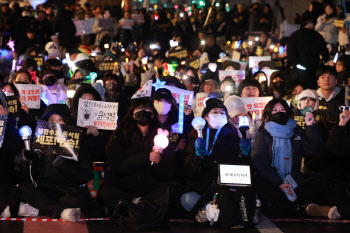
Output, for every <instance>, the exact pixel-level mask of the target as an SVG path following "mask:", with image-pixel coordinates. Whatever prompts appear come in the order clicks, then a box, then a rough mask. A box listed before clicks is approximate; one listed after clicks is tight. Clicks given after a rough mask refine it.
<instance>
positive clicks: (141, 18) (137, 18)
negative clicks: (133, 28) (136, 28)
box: [131, 14, 145, 24]
mask: <svg viewBox="0 0 350 233" xmlns="http://www.w3.org/2000/svg"><path fill="white" fill-rule="evenodd" d="M131 18H132V19H133V20H135V21H136V22H137V23H140V24H141V23H145V17H144V16H143V15H142V14H131Z"/></svg>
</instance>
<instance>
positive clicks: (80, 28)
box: [73, 18, 96, 36]
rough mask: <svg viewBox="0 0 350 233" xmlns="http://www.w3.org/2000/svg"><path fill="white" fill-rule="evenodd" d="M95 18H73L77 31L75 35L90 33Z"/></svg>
mask: <svg viewBox="0 0 350 233" xmlns="http://www.w3.org/2000/svg"><path fill="white" fill-rule="evenodd" d="M95 21H96V19H95V18H91V19H86V20H74V21H73V22H74V25H75V29H76V30H77V32H76V33H75V36H80V35H83V34H92V33H93V32H92V28H93V27H94V24H95Z"/></svg>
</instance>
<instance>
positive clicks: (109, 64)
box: [97, 61, 115, 72]
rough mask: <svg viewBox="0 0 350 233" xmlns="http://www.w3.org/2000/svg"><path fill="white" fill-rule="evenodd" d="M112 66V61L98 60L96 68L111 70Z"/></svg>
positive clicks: (113, 63) (105, 70) (104, 70)
mask: <svg viewBox="0 0 350 233" xmlns="http://www.w3.org/2000/svg"><path fill="white" fill-rule="evenodd" d="M114 66H115V62H114V61H100V62H98V66H97V69H98V70H99V71H102V72H107V71H113V69H114Z"/></svg>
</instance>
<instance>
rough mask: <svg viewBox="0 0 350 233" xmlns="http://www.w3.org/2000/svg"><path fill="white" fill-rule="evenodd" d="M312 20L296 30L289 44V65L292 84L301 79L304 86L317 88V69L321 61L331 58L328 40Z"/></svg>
mask: <svg viewBox="0 0 350 233" xmlns="http://www.w3.org/2000/svg"><path fill="white" fill-rule="evenodd" d="M313 27H314V24H313V22H312V20H307V21H305V22H303V24H302V28H301V29H299V30H298V31H296V32H294V33H293V34H292V35H291V36H290V38H289V40H288V45H287V49H288V51H287V54H288V63H289V64H288V66H289V67H291V69H292V70H291V76H290V80H289V83H290V85H291V86H295V85H294V84H295V83H296V82H297V81H299V82H300V83H301V84H302V85H303V87H304V88H312V89H315V88H316V76H315V71H316V69H317V68H318V66H319V63H320V55H321V56H322V60H323V61H324V62H326V61H328V60H329V54H328V50H327V46H326V42H325V40H324V39H323V37H322V36H321V35H320V34H319V33H318V32H316V31H315V30H314V29H313Z"/></svg>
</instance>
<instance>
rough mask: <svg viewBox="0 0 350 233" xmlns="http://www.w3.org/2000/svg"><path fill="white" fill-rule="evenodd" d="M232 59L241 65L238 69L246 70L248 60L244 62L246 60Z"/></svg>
mask: <svg viewBox="0 0 350 233" xmlns="http://www.w3.org/2000/svg"><path fill="white" fill-rule="evenodd" d="M232 61H234V62H238V63H239V64H240V65H241V68H240V70H246V69H247V65H248V62H246V61H239V60H234V59H232Z"/></svg>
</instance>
